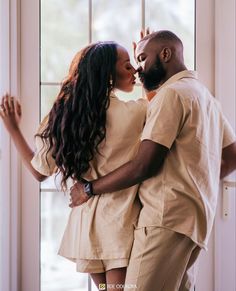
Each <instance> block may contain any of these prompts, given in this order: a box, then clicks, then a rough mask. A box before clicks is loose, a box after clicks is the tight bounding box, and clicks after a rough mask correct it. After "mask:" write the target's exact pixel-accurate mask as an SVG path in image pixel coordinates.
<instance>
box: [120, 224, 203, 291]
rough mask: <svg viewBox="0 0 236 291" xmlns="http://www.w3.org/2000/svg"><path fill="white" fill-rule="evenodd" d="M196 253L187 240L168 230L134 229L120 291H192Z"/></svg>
mask: <svg viewBox="0 0 236 291" xmlns="http://www.w3.org/2000/svg"><path fill="white" fill-rule="evenodd" d="M199 251H200V248H199V247H198V246H197V245H196V244H195V243H194V242H193V241H192V240H191V239H190V238H188V237H186V236H185V235H183V234H180V233H176V232H174V231H172V230H169V229H165V228H161V227H143V228H139V229H136V230H135V233H134V245H133V249H132V253H131V257H130V262H129V266H128V269H127V274H126V279H125V289H124V290H125V291H151V290H153V291H187V290H188V291H190V290H191V291H193V290H194V283H195V282H194V281H195V277H196V276H195V274H192V272H193V270H194V269H193V264H194V262H195V260H196V258H197V255H198V254H199Z"/></svg>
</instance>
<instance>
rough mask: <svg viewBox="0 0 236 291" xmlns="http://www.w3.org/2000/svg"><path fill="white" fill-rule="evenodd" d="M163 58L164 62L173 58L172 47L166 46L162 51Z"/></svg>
mask: <svg viewBox="0 0 236 291" xmlns="http://www.w3.org/2000/svg"><path fill="white" fill-rule="evenodd" d="M160 56H161V59H162V61H163V62H164V63H168V62H169V61H170V59H171V56H172V51H171V49H170V48H168V47H165V48H163V49H162V51H161V53H160Z"/></svg>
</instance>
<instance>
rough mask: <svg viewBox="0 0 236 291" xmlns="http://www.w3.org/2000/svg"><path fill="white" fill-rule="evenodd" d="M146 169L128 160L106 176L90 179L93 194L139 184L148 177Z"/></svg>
mask: <svg viewBox="0 0 236 291" xmlns="http://www.w3.org/2000/svg"><path fill="white" fill-rule="evenodd" d="M148 176H149V175H148V171H147V169H145V168H144V167H142V166H141V164H139V163H137V162H136V161H135V160H134V161H130V162H128V163H126V164H124V165H123V166H121V167H119V168H118V169H116V170H115V171H113V172H111V173H109V174H108V175H106V176H103V177H101V178H99V179H98V180H94V181H92V185H93V192H94V194H103V193H110V192H115V191H119V190H122V189H125V188H128V187H131V186H133V185H136V184H139V183H141V182H142V181H144V180H145V179H147V178H148Z"/></svg>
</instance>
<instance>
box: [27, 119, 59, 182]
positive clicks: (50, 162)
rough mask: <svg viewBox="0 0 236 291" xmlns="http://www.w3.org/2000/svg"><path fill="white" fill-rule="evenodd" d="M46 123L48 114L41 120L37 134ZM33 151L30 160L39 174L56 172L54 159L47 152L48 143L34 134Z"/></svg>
mask: <svg viewBox="0 0 236 291" xmlns="http://www.w3.org/2000/svg"><path fill="white" fill-rule="evenodd" d="M47 123H48V115H47V116H46V117H45V118H44V119H43V121H42V122H41V124H40V126H39V129H38V131H37V134H40V133H42V132H43V130H44V129H45V128H46V126H47ZM34 140H35V153H34V157H33V159H32V161H31V164H32V166H33V167H34V168H35V170H37V171H38V172H39V173H40V174H42V175H45V176H51V175H52V174H53V173H55V172H56V170H57V167H56V164H55V161H54V159H53V158H52V156H51V155H50V154H48V155H46V154H47V151H48V144H47V143H44V142H43V140H42V139H41V138H40V137H39V136H37V135H36V136H35V139H34Z"/></svg>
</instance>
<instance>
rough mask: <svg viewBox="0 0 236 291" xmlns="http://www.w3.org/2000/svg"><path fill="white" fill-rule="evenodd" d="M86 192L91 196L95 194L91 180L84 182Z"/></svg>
mask: <svg viewBox="0 0 236 291" xmlns="http://www.w3.org/2000/svg"><path fill="white" fill-rule="evenodd" d="M84 193H86V194H87V195H88V197H89V198H91V197H92V196H94V194H93V185H92V183H91V182H86V183H84Z"/></svg>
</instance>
